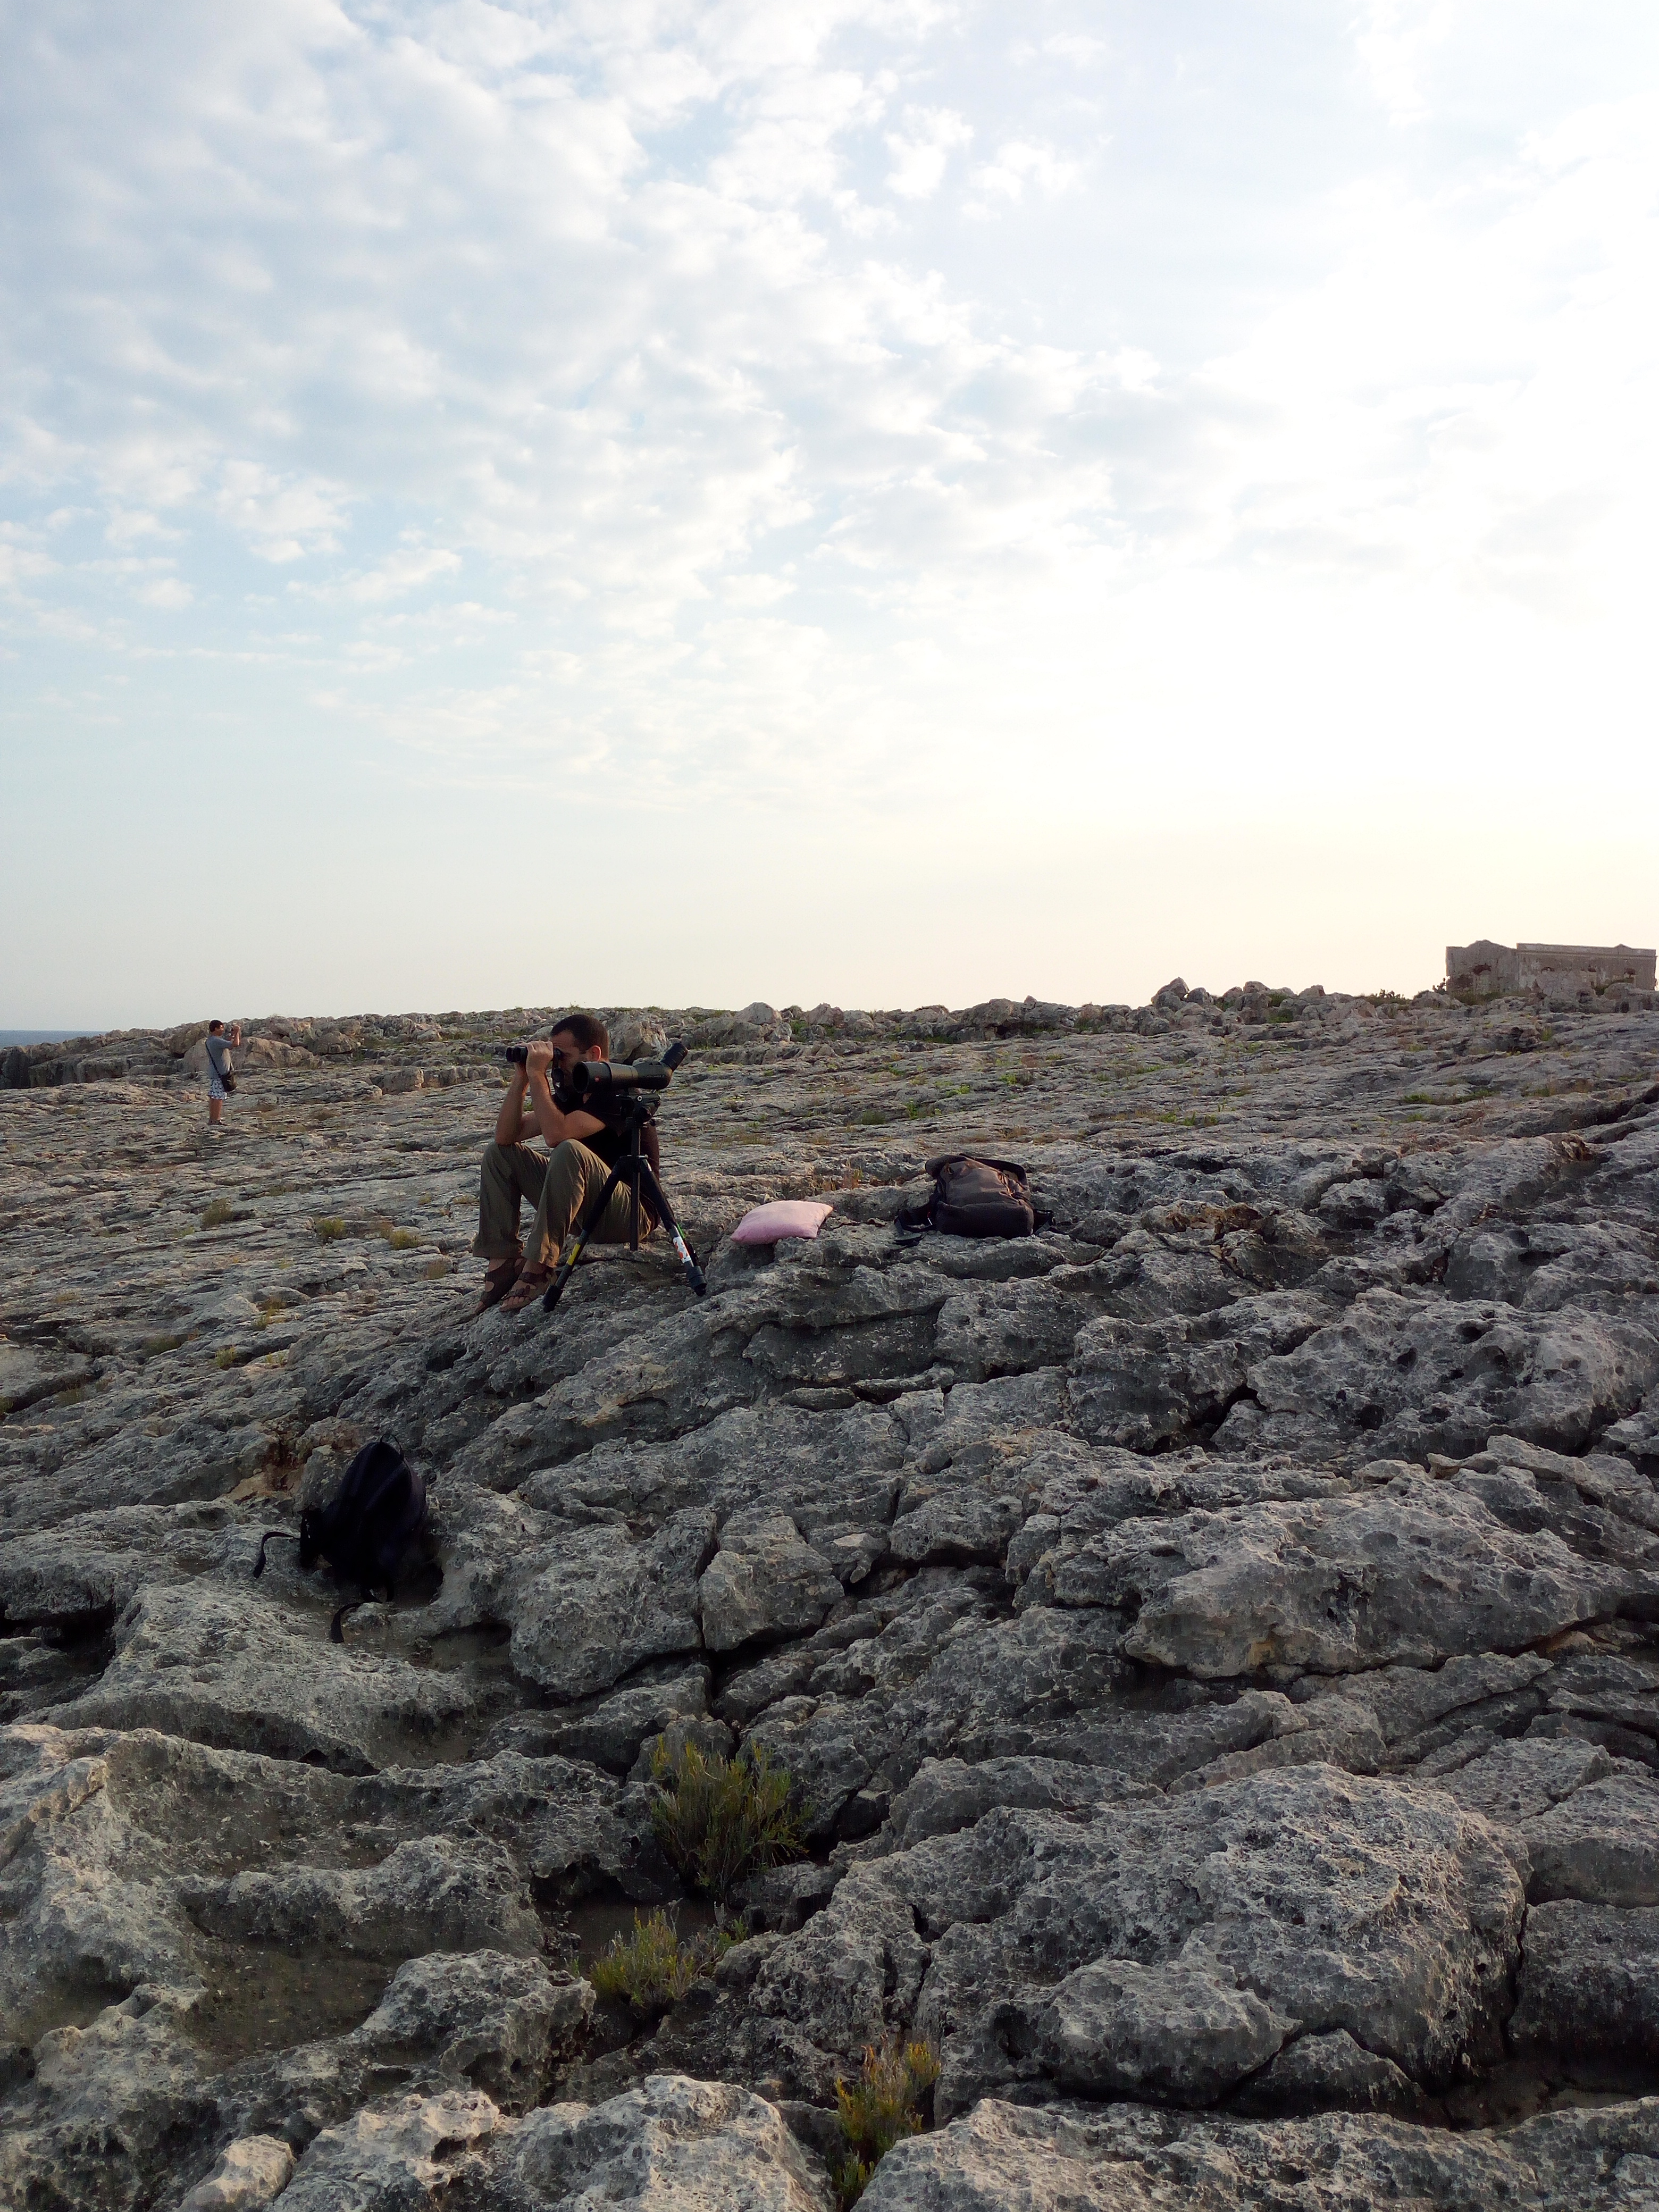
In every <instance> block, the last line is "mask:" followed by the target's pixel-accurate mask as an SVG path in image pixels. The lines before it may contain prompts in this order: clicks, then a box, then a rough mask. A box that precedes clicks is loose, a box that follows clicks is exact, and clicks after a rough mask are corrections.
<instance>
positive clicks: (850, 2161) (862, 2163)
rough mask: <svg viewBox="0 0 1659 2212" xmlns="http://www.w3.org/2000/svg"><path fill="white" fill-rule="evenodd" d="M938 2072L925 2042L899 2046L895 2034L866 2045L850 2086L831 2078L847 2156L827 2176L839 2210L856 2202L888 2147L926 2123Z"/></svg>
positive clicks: (935, 2055) (930, 2047)
mask: <svg viewBox="0 0 1659 2212" xmlns="http://www.w3.org/2000/svg"><path fill="white" fill-rule="evenodd" d="M938 2079H939V2053H938V2051H935V2050H934V2048H933V2045H932V2044H931V2043H907V2044H903V2045H901V2044H900V2042H899V2039H898V2038H897V2037H896V2036H895V2037H894V2039H893V2040H892V2041H891V2042H890V2043H889V2044H884V2045H882V2046H881V2047H880V2048H879V2049H878V2047H877V2046H876V2045H874V2044H873V2043H867V2044H866V2045H865V2047H864V2063H863V2064H862V2066H860V2069H859V2078H858V2080H857V2081H855V2082H854V2084H853V2086H852V2087H851V2088H850V2089H849V2088H848V2086H847V2084H846V2082H845V2081H837V2082H836V2105H837V2106H838V2107H839V2108H840V2113H841V2131H842V2135H844V2136H846V2138H847V2156H846V2158H845V2159H844V2160H842V2164H841V2165H840V2166H837V2167H836V2171H835V2172H834V2174H833V2175H832V2176H831V2179H832V2180H833V2181H834V2183H835V2187H836V2202H837V2203H839V2204H840V2206H841V2208H842V2212H847V2208H848V2206H849V2205H853V2204H856V2203H858V2201H859V2199H860V2197H862V2196H863V2194H864V2192H865V2191H866V2189H867V2188H868V2187H869V2185H870V2179H871V2176H872V2174H873V2173H874V2172H875V2170H876V2168H877V2166H878V2165H879V2164H880V2162H881V2160H883V2159H884V2158H885V2156H886V2155H887V2154H888V2152H889V2151H890V2150H891V2148H893V2145H894V2144H895V2143H896V2142H900V2141H901V2140H902V2138H903V2137H904V2136H914V2135H920V2134H921V2130H922V2129H923V2128H924V2127H926V2126H927V2121H928V2118H929V2114H930V2108H931V2104H932V2096H933V2084H934V2082H935V2081H938Z"/></svg>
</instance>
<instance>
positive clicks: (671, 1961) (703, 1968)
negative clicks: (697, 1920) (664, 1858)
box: [587, 1906, 738, 2019]
mask: <svg viewBox="0 0 1659 2212" xmlns="http://www.w3.org/2000/svg"><path fill="white" fill-rule="evenodd" d="M737 1941H738V1937H737V1936H736V1935H735V1934H734V1933H732V1931H730V1930H728V1929H713V1930H711V1931H710V1933H709V1934H708V1935H707V1936H702V1937H700V1938H699V1939H697V1940H696V1941H695V1942H682V1940H681V1937H680V1933H679V1930H678V1929H677V1928H676V1927H675V1925H674V1923H673V1922H672V1920H671V1918H670V1917H669V1916H668V1914H667V1913H665V1911H663V1910H662V1908H661V1907H660V1906H659V1907H658V1909H657V1910H656V1911H654V1912H653V1913H652V1914H650V1915H649V1917H647V1918H646V1919H643V1920H642V1919H641V1917H640V1916H639V1914H638V1913H637V1912H636V1913H635V1915H634V1932H633V1933H632V1935H630V1936H612V1937H611V1942H610V1943H609V1944H608V1945H607V1946H606V1948H605V1950H604V1951H603V1952H602V1953H601V1954H600V1955H599V1957H598V1958H597V1959H596V1960H594V1961H593V1964H592V1966H590V1967H589V1969H588V1972H587V1978H588V1980H589V1981H590V1982H592V1984H593V1988H594V1991H595V1993H596V1995H598V1996H601V1997H614V1998H619V1999H621V2000H623V2002H626V2003H628V2004H630V2005H631V2006H632V2007H633V2008H634V2010H635V2012H636V2013H639V2014H641V2015H643V2016H644V2017H645V2018H647V2019H650V2018H652V2017H653V2016H654V2015H656V2014H658V2013H664V2012H666V2011H667V2010H668V2008H669V2007H670V2006H671V2005H677V2004H678V2002H679V2001H680V1999H681V1998H682V1997H683V1996H684V1995H685V1994H686V1992H687V1991H688V1990H690V1987H691V1985H692V1984H693V1983H694V1982H696V1981H699V1980H701V1979H702V1978H703V1977H704V1976H705V1975H708V1974H711V1973H713V1972H714V1968H715V1966H716V1965H717V1964H718V1963H719V1961H720V1958H721V1956H722V1954H724V1953H725V1952H726V1951H727V1950H729V1949H730V1948H731V1947H732V1944H733V1943H734V1942H737Z"/></svg>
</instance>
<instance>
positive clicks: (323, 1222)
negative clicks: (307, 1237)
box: [311, 1213, 346, 1244]
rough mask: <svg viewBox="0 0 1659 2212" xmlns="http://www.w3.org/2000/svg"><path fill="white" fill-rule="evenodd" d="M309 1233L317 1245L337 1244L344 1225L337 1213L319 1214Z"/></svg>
mask: <svg viewBox="0 0 1659 2212" xmlns="http://www.w3.org/2000/svg"><path fill="white" fill-rule="evenodd" d="M311 1233H312V1235H313V1237H315V1238H316V1239H317V1242H318V1243H319V1244H337V1243H338V1242H339V1240H340V1239H341V1237H343V1236H344V1235H345V1233H346V1225H345V1224H344V1222H343V1221H342V1220H341V1218H340V1217H339V1215H338V1214H337V1213H319V1215H318V1217H317V1218H316V1219H315V1220H314V1221H313V1223H312V1225H311Z"/></svg>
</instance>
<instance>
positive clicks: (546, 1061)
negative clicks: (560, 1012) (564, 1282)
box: [472, 1014, 658, 1313]
mask: <svg viewBox="0 0 1659 2212" xmlns="http://www.w3.org/2000/svg"><path fill="white" fill-rule="evenodd" d="M610 1051H611V1038H610V1036H609V1034H608V1032H607V1031H606V1029H605V1024H604V1023H603V1022H602V1021H600V1020H599V1018H597V1017H596V1016H595V1015H592V1014H567V1015H566V1016H565V1017H564V1018H563V1019H562V1021H561V1022H560V1023H559V1024H558V1025H557V1027H556V1029H555V1030H553V1032H552V1034H551V1035H550V1036H547V1037H541V1038H538V1039H537V1041H536V1042H535V1043H533V1044H532V1046H531V1047H530V1048H529V1052H528V1054H527V1055H526V1065H525V1066H523V1067H515V1068H514V1069H513V1079H512V1081H511V1082H510V1083H509V1084H508V1085H507V1096H506V1097H505V1098H504V1099H503V1100H502V1102H501V1112H500V1113H499V1114H498V1115H496V1117H495V1142H494V1144H492V1145H491V1146H489V1150H488V1151H487V1152H485V1154H484V1156H483V1168H482V1170H481V1171H480V1173H479V1176H478V1234H477V1237H475V1238H474V1240H473V1244H472V1249H473V1250H474V1252H476V1253H477V1255H478V1256H479V1258H480V1259H483V1260H487V1261H489V1272H488V1273H487V1274H486V1275H485V1277H484V1285H483V1296H482V1297H480V1298H479V1300H478V1304H477V1312H479V1313H486V1312H488V1311H489V1308H490V1307H491V1306H494V1305H499V1306H500V1307H501V1311H502V1312H503V1313H522V1312H523V1311H524V1310H525V1308H526V1306H527V1305H530V1304H532V1303H533V1302H534V1301H535V1300H536V1299H537V1298H538V1297H540V1296H541V1294H542V1292H543V1291H544V1290H545V1289H546V1288H547V1285H548V1284H549V1282H550V1280H551V1279H552V1275H553V1270H554V1269H555V1267H557V1265H558V1263H559V1255H560V1254H561V1252H562V1250H563V1249H564V1248H565V1245H566V1243H567V1241H568V1239H569V1238H570V1237H572V1236H573V1235H574V1231H575V1230H576V1227H577V1225H578V1224H579V1223H580V1220H581V1218H582V1215H583V1213H584V1212H586V1208H587V1205H588V1202H589V1200H591V1199H592V1198H593V1197H594V1196H595V1195H596V1194H597V1193H598V1191H599V1187H600V1185H601V1184H602V1183H603V1182H605V1177H606V1176H608V1175H609V1174H610V1172H611V1169H612V1168H613V1167H614V1166H615V1165H616V1164H617V1160H618V1159H620V1158H621V1157H622V1153H623V1147H624V1146H625V1143H626V1141H627V1140H626V1139H625V1138H624V1137H623V1134H622V1133H621V1132H620V1130H618V1129H617V1128H615V1127H611V1125H610V1123H609V1121H607V1118H606V1116H607V1113H608V1112H610V1113H614V1112H615V1111H616V1110H617V1109H615V1108H613V1107H611V1104H610V1102H609V1101H601V1100H594V1101H592V1102H591V1107H592V1108H596V1109H597V1110H596V1111H595V1110H591V1109H590V1106H589V1105H582V1106H573V1105H569V1104H568V1103H567V1104H566V1105H564V1106H561V1105H559V1104H558V1103H556V1100H555V1097H554V1095H553V1094H554V1091H555V1089H556V1088H557V1089H558V1090H559V1091H561V1093H562V1092H563V1087H564V1085H566V1084H568V1081H569V1079H570V1073H571V1071H572V1069H573V1068H574V1066H575V1065H576V1062H577V1061H578V1060H604V1059H605V1058H607V1057H608V1056H609V1054H610ZM526 1091H527V1092H528V1093H529V1099H530V1104H529V1109H528V1111H526V1104H525V1096H526ZM538 1135H539V1136H541V1137H543V1138H544V1139H545V1140H546V1142H547V1145H548V1146H549V1148H550V1149H549V1152H546V1153H542V1152H535V1151H532V1147H531V1143H530V1139H532V1137H535V1136H538ZM641 1151H642V1152H644V1154H645V1156H646V1158H647V1159H648V1160H649V1161H650V1163H651V1166H652V1169H653V1172H654V1171H655V1170H656V1169H657V1166H658V1150H657V1133H656V1130H655V1129H654V1128H653V1127H652V1125H651V1124H650V1123H649V1122H647V1124H646V1127H645V1128H644V1131H643V1132H642V1133H641ZM526 1198H527V1199H528V1200H530V1201H531V1203H532V1205H533V1206H535V1209H536V1218H535V1222H534V1224H533V1225H532V1229H531V1232H530V1244H529V1249H528V1250H527V1252H526V1251H521V1250H520V1245H519V1202H520V1200H521V1199H526ZM632 1207H633V1194H632V1193H631V1192H630V1191H629V1189H628V1188H626V1187H625V1186H623V1185H619V1186H618V1187H617V1189H616V1190H615V1191H613V1192H612V1194H611V1202H610V1204H609V1205H608V1206H606V1207H605V1212H604V1215H603V1216H602V1217H601V1218H600V1221H599V1225H598V1227H597V1228H596V1229H595V1230H594V1231H593V1239H594V1242H595V1243H600V1244H622V1243H626V1242H627V1240H628V1235H629V1224H630V1221H631V1218H632ZM656 1225H657V1224H656V1221H655V1219H654V1218H653V1215H652V1213H651V1212H650V1210H649V1208H648V1207H647V1206H645V1205H643V1204H641V1208H640V1233H641V1236H649V1235H650V1234H651V1232H652V1231H653V1230H654V1229H655V1227H656Z"/></svg>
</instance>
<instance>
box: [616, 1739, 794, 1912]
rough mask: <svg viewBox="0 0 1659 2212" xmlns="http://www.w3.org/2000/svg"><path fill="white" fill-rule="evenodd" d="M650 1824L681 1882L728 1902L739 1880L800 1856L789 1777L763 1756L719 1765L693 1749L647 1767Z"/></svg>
mask: <svg viewBox="0 0 1659 2212" xmlns="http://www.w3.org/2000/svg"><path fill="white" fill-rule="evenodd" d="M651 1779H652V1781H653V1784H655V1786H656V1790H657V1796H656V1798H655V1800H654V1802H653V1804H652V1808H651V1824H652V1826H653V1828H654V1829H655V1831H656V1835H657V1841H658V1842H659V1844H661V1845H662V1847H663V1850H664V1852H665V1855H666V1857H667V1858H668V1862H669V1863H670V1865H671V1866H672V1867H673V1868H674V1869H675V1870H676V1872H677V1873H678V1875H680V1876H681V1878H682V1880H684V1881H687V1882H689V1883H690V1885H691V1886H692V1887H693V1888H696V1889H701V1890H705V1891H707V1893H708V1895H709V1896H711V1897H716V1898H720V1899H722V1900H724V1899H726V1898H728V1897H729V1896H730V1895H731V1894H732V1891H733V1890H734V1889H735V1888H736V1887H737V1886H738V1883H739V1882H740V1881H743V1879H744V1876H745V1875H750V1874H758V1873H761V1872H763V1870H764V1869H766V1868H768V1867H775V1866H779V1865H781V1864H782V1863H783V1862H784V1861H785V1860H786V1859H798V1858H801V1857H805V1851H806V1807H805V1804H803V1803H802V1802H801V1800H800V1796H799V1792H798V1791H797V1790H796V1788H795V1785H794V1783H793V1779H792V1778H791V1777H790V1776H789V1775H787V1773H785V1771H783V1769H782V1768H781V1767H776V1766H773V1765H770V1764H769V1762H768V1760H767V1757H766V1754H765V1753H764V1752H758V1753H755V1754H753V1755H752V1756H746V1755H744V1753H738V1757H737V1758H736V1759H722V1758H721V1757H720V1755H719V1754H718V1753H714V1754H713V1755H711V1754H709V1753H706V1752H703V1751H701V1750H699V1748H698V1747H697V1746H696V1744H695V1743H686V1744H682V1745H680V1746H679V1747H678V1748H677V1749H675V1750H672V1751H671V1750H669V1748H668V1747H667V1746H666V1745H664V1744H659V1745H658V1747H657V1749H656V1752H655V1753H654V1755H653V1758H652V1761H651Z"/></svg>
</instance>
